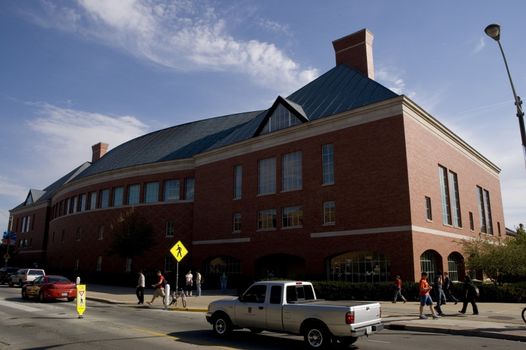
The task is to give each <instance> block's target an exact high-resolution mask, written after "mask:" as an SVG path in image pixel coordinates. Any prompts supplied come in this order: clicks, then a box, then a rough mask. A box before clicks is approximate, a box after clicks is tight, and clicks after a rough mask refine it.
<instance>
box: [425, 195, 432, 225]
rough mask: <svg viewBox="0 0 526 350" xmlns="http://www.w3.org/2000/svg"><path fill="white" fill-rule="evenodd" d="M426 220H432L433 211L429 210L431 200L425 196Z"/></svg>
mask: <svg viewBox="0 0 526 350" xmlns="http://www.w3.org/2000/svg"><path fill="white" fill-rule="evenodd" d="M426 219H427V220H429V221H431V220H433V210H432V209H431V198H430V197H427V196H426Z"/></svg>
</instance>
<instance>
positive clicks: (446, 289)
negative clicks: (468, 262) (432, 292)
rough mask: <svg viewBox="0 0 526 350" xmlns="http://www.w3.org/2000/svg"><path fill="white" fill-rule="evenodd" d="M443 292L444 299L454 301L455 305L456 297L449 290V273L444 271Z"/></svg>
mask: <svg viewBox="0 0 526 350" xmlns="http://www.w3.org/2000/svg"><path fill="white" fill-rule="evenodd" d="M444 294H445V296H446V300H451V301H454V302H455V305H457V303H458V299H457V298H455V296H454V295H453V293H452V292H451V279H450V278H449V274H448V273H447V272H444Z"/></svg>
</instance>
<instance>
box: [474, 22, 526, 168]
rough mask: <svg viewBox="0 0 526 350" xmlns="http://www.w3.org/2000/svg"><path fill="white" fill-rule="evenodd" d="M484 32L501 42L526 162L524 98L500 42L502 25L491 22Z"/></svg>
mask: <svg viewBox="0 0 526 350" xmlns="http://www.w3.org/2000/svg"><path fill="white" fill-rule="evenodd" d="M484 32H485V33H486V34H487V35H488V36H489V37H490V38H492V39H493V40H495V41H496V42H497V44H499V48H500V52H501V53H502V58H503V59H504V65H505V66H506V72H507V73H508V78H509V79H510V84H511V90H512V91H513V98H514V99H515V106H517V118H519V128H520V133H521V140H522V151H523V154H524V160H525V162H526V131H525V129H524V111H523V110H522V100H521V98H520V97H519V96H517V93H516V92H515V85H513V80H512V79H511V74H510V69H509V68H508V61H507V60H506V56H505V55H504V50H503V49H502V45H501V44H500V25H498V24H490V25H489V26H487V27H486V28H485V29H484Z"/></svg>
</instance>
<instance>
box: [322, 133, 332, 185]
mask: <svg viewBox="0 0 526 350" xmlns="http://www.w3.org/2000/svg"><path fill="white" fill-rule="evenodd" d="M321 160H322V169H323V184H324V185H332V184H334V146H333V145H332V144H330V143H329V144H326V145H323V146H322V147H321Z"/></svg>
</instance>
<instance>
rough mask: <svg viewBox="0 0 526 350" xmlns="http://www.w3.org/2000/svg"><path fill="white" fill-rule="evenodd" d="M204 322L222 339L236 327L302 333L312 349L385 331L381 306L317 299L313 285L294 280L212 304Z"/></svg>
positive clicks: (253, 288)
mask: <svg viewBox="0 0 526 350" xmlns="http://www.w3.org/2000/svg"><path fill="white" fill-rule="evenodd" d="M206 320H207V321H208V322H209V323H211V324H212V326H213V329H214V332H215V333H216V334H217V335H219V336H226V335H227V334H229V333H230V332H231V331H232V330H233V329H236V328H248V329H250V330H251V331H252V332H255V333H259V332H261V331H263V330H267V331H274V332H286V333H291V334H299V335H303V337H304V340H305V345H306V346H307V347H308V348H311V349H321V348H325V347H328V346H329V345H330V344H331V343H341V344H343V345H349V344H352V343H354V342H355V341H356V340H357V339H358V337H360V336H362V335H369V334H372V333H374V332H377V331H380V330H381V329H383V324H382V319H381V312H380V304H379V303H368V302H352V303H351V304H350V305H349V304H347V305H344V304H341V303H338V302H329V301H322V300H316V294H315V292H314V288H313V286H312V284H311V283H309V282H296V281H262V282H256V283H254V284H253V285H251V286H250V287H249V288H248V289H247V290H246V291H245V293H243V295H242V296H240V297H239V298H235V299H223V300H217V301H214V302H212V303H210V305H209V306H208V312H207V314H206Z"/></svg>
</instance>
